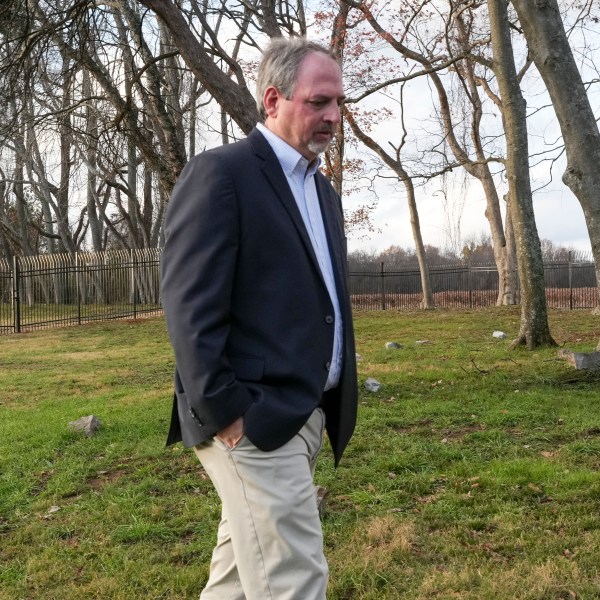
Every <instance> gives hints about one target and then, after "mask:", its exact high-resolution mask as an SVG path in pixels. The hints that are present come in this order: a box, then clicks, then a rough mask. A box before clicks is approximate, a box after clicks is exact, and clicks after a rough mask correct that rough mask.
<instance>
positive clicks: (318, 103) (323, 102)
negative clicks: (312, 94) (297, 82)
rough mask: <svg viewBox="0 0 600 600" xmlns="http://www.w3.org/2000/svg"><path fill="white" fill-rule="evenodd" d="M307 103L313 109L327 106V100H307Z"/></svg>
mask: <svg viewBox="0 0 600 600" xmlns="http://www.w3.org/2000/svg"><path fill="white" fill-rule="evenodd" d="M307 102H308V104H310V106H312V107H313V108H325V106H327V102H328V100H308V101H307Z"/></svg>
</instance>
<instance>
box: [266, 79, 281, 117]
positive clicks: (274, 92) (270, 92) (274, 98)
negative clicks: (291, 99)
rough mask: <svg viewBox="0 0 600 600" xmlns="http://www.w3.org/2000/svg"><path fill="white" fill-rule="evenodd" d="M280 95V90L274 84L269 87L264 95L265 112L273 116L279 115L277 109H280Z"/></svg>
mask: <svg viewBox="0 0 600 600" xmlns="http://www.w3.org/2000/svg"><path fill="white" fill-rule="evenodd" d="M279 97H280V94H279V90H278V89H277V88H276V87H273V86H271V87H268V88H267V89H266V90H265V93H264V95H263V106H264V107H265V112H266V113H267V115H268V116H269V117H271V118H274V117H276V116H277V111H278V110H279Z"/></svg>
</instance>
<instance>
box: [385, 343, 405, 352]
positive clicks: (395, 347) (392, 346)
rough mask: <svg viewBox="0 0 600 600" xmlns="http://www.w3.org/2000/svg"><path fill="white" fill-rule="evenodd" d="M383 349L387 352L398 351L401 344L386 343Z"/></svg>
mask: <svg viewBox="0 0 600 600" xmlns="http://www.w3.org/2000/svg"><path fill="white" fill-rule="evenodd" d="M385 347H386V349H387V350H398V349H399V348H402V344H399V343H398V342H386V343H385Z"/></svg>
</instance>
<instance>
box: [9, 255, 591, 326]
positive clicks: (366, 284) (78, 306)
mask: <svg viewBox="0 0 600 600" xmlns="http://www.w3.org/2000/svg"><path fill="white" fill-rule="evenodd" d="M159 260H160V254H159V251H158V250H157V249H144V250H120V251H110V252H95V253H92V252H82V253H75V254H54V255H41V256H25V257H15V258H14V259H13V261H12V262H11V263H9V262H8V261H6V260H5V259H2V258H0V333H19V332H24V331H31V330H34V329H42V328H47V327H57V326H62V325H73V324H81V323H87V322H91V321H100V320H108V319H123V318H134V319H135V318H137V317H141V316H145V315H149V314H153V313H160V312H161V311H162V308H161V305H160V289H159ZM544 277H545V281H546V298H547V300H548V306H549V307H550V308H564V309H571V310H573V309H578V308H593V307H595V306H596V304H597V302H598V291H597V288H596V273H595V269H594V263H592V262H589V261H586V262H571V261H569V262H564V263H548V264H545V265H544ZM430 279H431V285H432V288H433V297H434V301H435V304H436V306H437V307H439V308H477V307H484V306H493V305H495V304H496V299H497V296H498V272H497V270H496V268H495V266H465V265H450V266H445V267H430ZM350 294H351V297H352V304H353V306H354V307H355V308H359V309H365V310H379V309H383V310H387V309H395V310H416V309H418V308H419V304H420V302H421V297H422V289H421V277H420V274H419V271H418V269H407V270H387V269H386V268H385V265H383V264H382V265H381V266H380V268H379V269H377V270H373V271H351V273H350ZM517 295H518V291H517Z"/></svg>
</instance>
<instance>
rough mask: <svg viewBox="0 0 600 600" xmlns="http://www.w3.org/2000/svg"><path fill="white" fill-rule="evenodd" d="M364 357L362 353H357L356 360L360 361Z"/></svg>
mask: <svg viewBox="0 0 600 600" xmlns="http://www.w3.org/2000/svg"><path fill="white" fill-rule="evenodd" d="M362 359H363V356H362V354H359V353H358V352H357V353H356V362H360V361H361V360H362Z"/></svg>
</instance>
